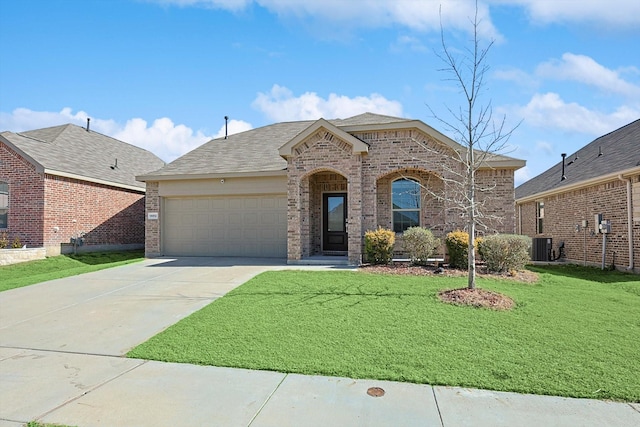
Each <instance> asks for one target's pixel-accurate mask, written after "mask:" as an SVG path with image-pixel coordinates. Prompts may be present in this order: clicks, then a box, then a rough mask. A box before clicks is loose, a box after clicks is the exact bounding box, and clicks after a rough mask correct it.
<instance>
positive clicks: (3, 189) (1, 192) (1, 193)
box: [0, 181, 9, 228]
mask: <svg viewBox="0 0 640 427" xmlns="http://www.w3.org/2000/svg"><path fill="white" fill-rule="evenodd" d="M8 216H9V184H7V183H6V182H3V181H0V228H7V225H8V224H7V220H8Z"/></svg>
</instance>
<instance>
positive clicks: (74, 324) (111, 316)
mask: <svg viewBox="0 0 640 427" xmlns="http://www.w3.org/2000/svg"><path fill="white" fill-rule="evenodd" d="M286 268H292V267H289V266H286V265H285V264H284V263H283V262H282V261H268V260H251V259H212V258H185V259H178V260H166V259H160V260H158V259H156V260H146V261H144V262H143V263H139V264H134V265H128V266H123V267H118V268H115V269H110V270H103V271H101V272H96V273H90V274H86V275H82V276H76V277H72V278H67V279H59V280H55V281H51V282H47V283H42V284H38V285H33V286H29V287H26V288H21V289H15V290H12V291H7V292H3V293H0V427H1V426H19V425H22V424H24V423H26V422H28V421H31V420H36V419H37V420H40V421H42V422H47V423H60V424H67V425H76V426H79V427H89V426H154V427H157V426H253V427H255V426H321V425H322V426H418V425H419V426H446V427H450V426H468V425H479V426H507V425H508V426H512V425H519V426H540V425H545V426H547V425H550V426H555V425H557V426H567V425H571V426H574V425H576V426H578V425H580V426H608V425H611V426H638V425H640V405H638V404H626V403H614V402H605V401H599V400H586V399H566V398H559V397H550V396H532V395H519V394H514V393H501V392H490V391H484V390H472V389H464V388H456V387H432V386H429V385H417V384H407V383H396V382H389V381H377V380H352V379H347V378H334V377H319V376H303V375H295V374H283V373H278V372H266V371H249V370H243V369H232V368H219V367H210V366H195V365H187V364H175V363H162V362H153V361H144V360H136V359H127V358H124V357H122V356H123V355H124V354H125V353H126V352H127V351H128V350H129V349H130V348H131V347H133V346H135V345H137V344H139V343H141V342H143V341H145V340H146V339H148V338H150V337H151V336H153V335H155V334H156V333H158V332H160V331H161V330H163V329H165V328H166V327H167V326H169V325H171V324H173V323H175V322H176V321H177V320H179V319H180V318H182V317H185V316H187V315H189V314H190V313H192V312H194V311H196V310H198V309H199V308H201V307H203V306H204V305H206V304H208V303H209V302H211V301H213V300H214V299H216V298H218V297H220V296H221V295H223V294H224V293H226V292H228V291H229V290H230V289H233V288H234V287H236V286H238V285H239V284H241V283H243V282H244V281H246V280H248V279H249V278H251V277H253V276H254V275H256V274H258V273H260V272H262V271H265V270H273V269H286ZM293 268H308V267H301V266H296V267H293ZM313 268H326V267H313ZM371 387H378V388H381V389H383V390H384V395H383V396H380V397H374V396H370V395H369V394H368V393H367V391H368V390H369V389H370V388H371Z"/></svg>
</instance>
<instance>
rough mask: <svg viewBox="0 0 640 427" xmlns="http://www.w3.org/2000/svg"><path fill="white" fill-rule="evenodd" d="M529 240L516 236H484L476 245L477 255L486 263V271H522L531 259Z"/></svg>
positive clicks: (525, 237)
mask: <svg viewBox="0 0 640 427" xmlns="http://www.w3.org/2000/svg"><path fill="white" fill-rule="evenodd" d="M530 250H531V238H530V237H529V236H520V235H518V234H494V235H491V236H485V237H484V239H482V241H481V242H480V243H479V244H478V253H479V254H480V256H481V257H482V259H483V260H484V261H485V262H486V263H487V270H489V271H492V272H496V273H501V272H503V271H511V270H522V269H523V268H524V266H525V264H527V262H529V260H530V259H531V258H530V256H529V251H530Z"/></svg>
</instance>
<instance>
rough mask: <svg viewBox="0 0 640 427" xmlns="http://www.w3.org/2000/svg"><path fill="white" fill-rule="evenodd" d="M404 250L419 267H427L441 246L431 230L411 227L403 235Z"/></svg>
mask: <svg viewBox="0 0 640 427" xmlns="http://www.w3.org/2000/svg"><path fill="white" fill-rule="evenodd" d="M402 243H403V247H404V250H405V251H406V252H407V253H408V254H409V257H410V258H411V262H412V263H413V264H417V265H425V264H426V263H427V259H428V258H430V257H431V256H432V255H433V254H434V253H435V251H436V249H437V248H438V246H440V240H439V239H437V238H436V237H435V236H434V235H433V233H432V232H431V230H429V229H428V228H424V227H409V228H407V229H406V230H405V232H404V233H403V234H402Z"/></svg>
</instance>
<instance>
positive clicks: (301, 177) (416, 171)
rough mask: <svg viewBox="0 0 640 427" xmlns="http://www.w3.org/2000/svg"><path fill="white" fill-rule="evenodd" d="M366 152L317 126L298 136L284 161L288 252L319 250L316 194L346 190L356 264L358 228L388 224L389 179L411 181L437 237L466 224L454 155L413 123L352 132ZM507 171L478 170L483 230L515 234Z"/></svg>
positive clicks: (426, 223) (293, 255)
mask: <svg viewBox="0 0 640 427" xmlns="http://www.w3.org/2000/svg"><path fill="white" fill-rule="evenodd" d="M352 135H353V136H355V137H356V138H358V139H360V140H362V141H364V142H366V143H367V144H368V145H369V147H370V148H369V152H368V153H367V154H364V155H361V154H358V153H353V150H352V146H351V144H349V143H347V142H346V141H343V140H342V139H340V138H338V137H337V136H335V135H334V134H332V133H331V132H328V131H326V130H325V129H323V128H321V129H320V130H318V131H317V132H315V133H313V134H312V135H310V136H308V137H307V138H306V139H305V140H303V141H301V142H299V143H298V144H297V145H296V146H295V147H294V149H293V150H292V156H291V157H290V158H289V159H288V169H287V170H288V194H289V204H288V256H289V259H290V260H299V259H301V258H305V257H308V256H310V255H314V254H318V253H321V250H320V248H321V234H322V233H321V224H320V221H321V219H320V218H321V215H320V212H321V204H320V201H321V200H322V192H325V191H333V190H334V189H339V190H340V191H343V189H345V188H346V192H347V197H348V214H347V216H348V225H347V231H348V233H349V252H348V255H349V261H350V262H351V263H352V264H359V263H361V262H362V252H363V246H364V240H363V236H364V232H365V231H366V230H372V229H375V228H377V227H378V226H381V227H385V228H391V226H392V224H391V183H392V182H393V181H394V180H395V179H398V178H403V177H406V178H412V179H415V180H417V181H418V182H419V183H420V184H421V186H422V188H423V191H422V204H421V223H422V224H423V225H424V226H427V227H430V228H432V230H433V231H434V234H436V235H438V236H443V235H444V234H446V233H447V232H449V231H452V230H454V229H457V228H464V227H465V221H464V218H463V217H462V216H461V212H460V211H459V210H457V209H456V206H455V204H454V203H453V202H452V201H451V200H452V199H453V196H452V195H453V194H454V192H455V191H458V192H459V191H460V188H459V186H457V185H456V184H455V183H453V182H454V181H456V180H457V177H459V176H460V166H461V165H460V163H459V162H456V161H455V160H454V159H455V156H456V153H454V152H453V150H452V149H451V148H450V147H449V146H446V145H445V144H442V143H440V142H438V141H436V140H435V139H433V138H432V137H430V136H428V135H426V134H424V133H422V132H420V131H419V130H417V129H403V130H394V131H374V132H354V133H352ZM513 177H514V171H513V169H499V170H481V171H479V172H478V174H477V187H478V188H484V189H488V190H489V191H486V192H478V197H477V198H478V202H479V203H480V204H482V205H483V212H484V216H485V218H484V219H483V221H484V224H485V225H486V227H484V228H482V229H481V230H480V231H481V232H487V233H489V232H496V231H498V232H508V233H513V232H515V208H514V206H515V205H514V186H513V183H514V178H513Z"/></svg>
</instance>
